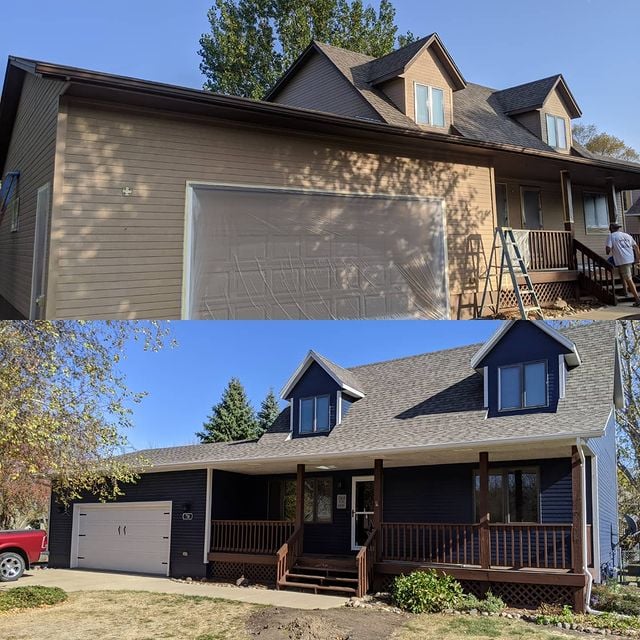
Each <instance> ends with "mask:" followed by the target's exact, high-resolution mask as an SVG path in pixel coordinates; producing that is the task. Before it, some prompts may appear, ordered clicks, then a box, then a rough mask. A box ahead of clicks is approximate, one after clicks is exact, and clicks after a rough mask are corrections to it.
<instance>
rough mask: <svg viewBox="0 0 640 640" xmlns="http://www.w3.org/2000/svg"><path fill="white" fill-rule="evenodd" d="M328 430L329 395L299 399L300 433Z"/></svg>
mask: <svg viewBox="0 0 640 640" xmlns="http://www.w3.org/2000/svg"><path fill="white" fill-rule="evenodd" d="M328 430H329V396H316V397H315V398H303V399H302V400H300V433H316V432H318V431H328Z"/></svg>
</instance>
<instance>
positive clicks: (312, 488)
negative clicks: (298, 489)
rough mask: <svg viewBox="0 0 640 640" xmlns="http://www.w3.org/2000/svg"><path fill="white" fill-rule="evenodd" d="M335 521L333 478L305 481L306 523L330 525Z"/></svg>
mask: <svg viewBox="0 0 640 640" xmlns="http://www.w3.org/2000/svg"><path fill="white" fill-rule="evenodd" d="M332 520H333V482H332V481H331V478H308V479H306V480H305V481H304V521H305V522H316V523H330V522H331V521H332Z"/></svg>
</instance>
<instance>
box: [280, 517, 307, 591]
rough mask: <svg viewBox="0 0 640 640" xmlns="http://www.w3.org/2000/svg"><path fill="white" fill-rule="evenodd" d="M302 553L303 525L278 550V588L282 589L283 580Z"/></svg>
mask: <svg viewBox="0 0 640 640" xmlns="http://www.w3.org/2000/svg"><path fill="white" fill-rule="evenodd" d="M301 555H302V527H299V528H298V529H295V531H294V532H293V533H292V534H291V535H290V536H289V538H288V539H287V541H286V542H285V543H284V544H283V545H282V546H281V547H280V548H279V549H278V551H277V552H276V589H280V582H281V580H282V579H283V578H284V577H285V576H286V575H287V573H288V572H289V571H291V569H292V568H293V565H295V563H296V560H297V559H298V558H299V557H300V556H301Z"/></svg>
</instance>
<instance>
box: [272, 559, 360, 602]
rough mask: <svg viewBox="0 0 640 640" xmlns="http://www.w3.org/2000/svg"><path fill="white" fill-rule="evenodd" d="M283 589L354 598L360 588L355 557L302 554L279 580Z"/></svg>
mask: <svg viewBox="0 0 640 640" xmlns="http://www.w3.org/2000/svg"><path fill="white" fill-rule="evenodd" d="M278 586H279V588H280V589H291V590H296V591H307V592H310V593H316V594H324V595H334V596H342V597H343V598H344V597H351V596H355V595H356V594H357V591H358V571H357V568H356V565H355V558H353V557H348V558H327V557H317V556H316V557H313V556H301V557H300V558H298V560H297V561H296V564H295V565H294V566H293V568H292V569H291V571H289V572H287V573H286V575H285V576H284V578H283V579H282V580H280V583H279V584H278Z"/></svg>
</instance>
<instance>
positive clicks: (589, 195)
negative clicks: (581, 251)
mask: <svg viewBox="0 0 640 640" xmlns="http://www.w3.org/2000/svg"><path fill="white" fill-rule="evenodd" d="M587 198H594V199H595V198H604V201H605V203H606V205H607V219H606V220H605V224H603V225H598V224H595V225H590V224H589V223H588V221H587V207H586V206H585V205H586V201H587ZM582 213H583V215H584V228H585V231H587V233H588V232H589V231H597V232H602V231H605V232H607V233H608V232H609V225H610V224H611V222H610V217H609V215H610V214H609V199H608V198H607V194H606V193H602V192H601V191H584V192H583V193H582ZM596 222H597V220H596Z"/></svg>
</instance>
